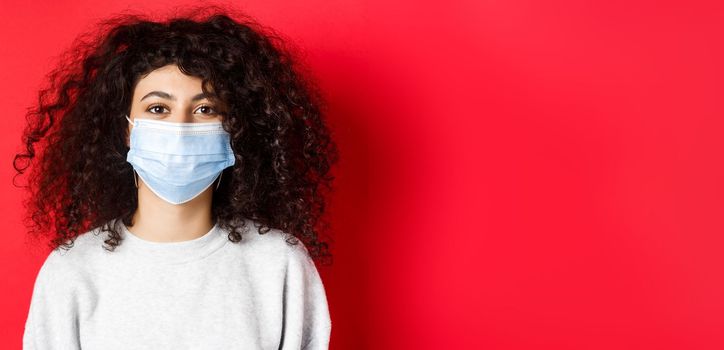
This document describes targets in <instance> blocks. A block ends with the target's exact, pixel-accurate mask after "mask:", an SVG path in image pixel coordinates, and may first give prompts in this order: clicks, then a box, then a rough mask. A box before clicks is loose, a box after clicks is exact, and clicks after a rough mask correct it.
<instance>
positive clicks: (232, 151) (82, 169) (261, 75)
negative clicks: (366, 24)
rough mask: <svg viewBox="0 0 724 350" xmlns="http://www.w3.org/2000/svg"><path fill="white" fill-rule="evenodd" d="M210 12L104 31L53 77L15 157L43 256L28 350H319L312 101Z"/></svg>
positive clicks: (327, 157) (283, 66)
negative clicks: (26, 177)
mask: <svg viewBox="0 0 724 350" xmlns="http://www.w3.org/2000/svg"><path fill="white" fill-rule="evenodd" d="M215 11H216V12H212V13H211V14H210V15H206V16H204V15H202V13H203V12H199V11H198V10H193V11H192V13H197V15H189V16H181V17H177V18H172V19H169V20H166V21H161V22H154V21H151V20H148V19H144V18H142V17H140V16H136V15H123V16H119V17H116V18H113V19H111V20H108V21H105V22H103V23H102V26H101V28H100V30H97V31H93V32H91V33H101V34H93V35H89V36H88V37H89V38H90V40H88V39H85V38H81V39H80V40H78V41H77V43H76V45H75V46H74V47H72V48H71V49H70V50H69V51H68V53H67V55H66V56H64V57H63V60H62V64H61V65H59V67H58V68H57V69H56V70H54V71H53V73H52V74H51V75H50V76H49V77H50V80H51V82H52V85H51V87H50V88H48V89H44V90H43V91H41V94H40V99H39V101H40V105H39V106H37V107H36V108H34V109H33V110H31V111H30V113H29V117H30V118H29V119H28V120H29V125H28V127H27V128H26V131H25V134H24V142H25V144H26V151H25V152H24V153H21V154H18V155H17V156H16V158H15V162H14V166H15V168H16V170H17V171H18V172H19V173H21V174H22V173H23V172H24V170H25V169H26V168H27V167H28V166H29V165H30V164H31V163H32V161H36V162H37V164H34V167H33V168H32V169H33V171H32V172H30V182H29V184H30V185H29V188H30V189H31V191H30V192H31V196H30V199H29V201H28V203H27V204H28V208H29V210H30V211H29V218H31V219H32V220H31V221H32V224H33V226H32V227H33V230H32V232H33V233H34V234H35V235H34V236H36V237H43V236H47V235H49V236H50V237H51V238H52V239H51V240H50V242H51V243H50V245H51V247H52V248H54V249H53V250H52V251H51V252H50V254H49V255H48V256H47V259H46V260H45V262H44V263H43V265H42V267H41V268H40V271H39V272H38V275H37V278H36V281H35V286H34V289H33V295H32V299H31V304H30V309H29V313H28V318H27V321H26V325H25V333H24V336H23V345H24V348H26V349H81V348H82V349H85V350H87V349H232V348H233V349H326V348H328V343H329V337H330V331H331V321H330V316H329V309H328V305H327V299H326V295H325V289H324V286H323V284H322V281H321V279H320V275H319V273H318V271H317V269H316V267H315V264H314V262H313V260H312V259H313V258H319V259H321V258H330V257H331V256H330V254H329V252H328V248H327V243H325V242H322V241H321V240H320V239H319V236H320V233H321V229H322V228H326V227H327V226H328V225H326V224H324V222H323V220H322V219H321V218H322V213H323V211H324V208H325V206H324V204H325V201H324V196H323V194H324V193H325V192H326V191H328V190H330V189H331V182H332V179H333V177H332V176H331V175H330V167H331V166H332V165H333V164H334V163H335V162H336V160H337V150H336V146H335V144H334V143H333V141H332V139H331V133H330V130H329V129H328V127H327V125H326V124H325V121H324V118H323V115H322V112H321V108H320V107H321V101H322V99H321V98H320V97H319V96H320V95H321V94H319V93H318V92H317V90H315V89H314V88H313V85H312V84H310V83H309V82H308V81H305V80H304V79H302V77H301V76H300V74H299V73H298V72H296V71H295V69H293V61H292V59H291V55H290V54H289V53H288V52H287V51H285V50H284V49H282V45H276V44H275V43H274V40H276V39H278V37H277V36H275V35H274V34H272V31H270V30H268V29H262V28H263V27H261V26H259V25H258V24H255V23H254V22H253V21H252V20H251V19H249V18H248V17H245V16H238V15H237V16H235V17H238V18H243V20H241V19H238V18H237V19H232V17H231V15H227V14H224V13H223V11H219V10H215ZM279 44H283V43H282V42H279ZM37 146H41V147H40V148H41V150H40V151H36V149H35V148H36V147H37ZM36 153H38V154H36ZM323 224H324V225H323ZM325 261H328V259H327V260H325Z"/></svg>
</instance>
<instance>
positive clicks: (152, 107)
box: [146, 105, 168, 114]
mask: <svg viewBox="0 0 724 350" xmlns="http://www.w3.org/2000/svg"><path fill="white" fill-rule="evenodd" d="M158 108H160V109H161V110H162V111H163V110H164V109H168V108H167V107H166V106H164V105H152V106H150V107H148V109H147V110H146V111H148V112H151V111H152V110H154V109H156V110H158ZM151 113H153V112H151ZM161 113H163V112H161ZM153 114H159V113H153Z"/></svg>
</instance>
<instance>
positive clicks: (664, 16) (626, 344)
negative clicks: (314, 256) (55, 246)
mask: <svg viewBox="0 0 724 350" xmlns="http://www.w3.org/2000/svg"><path fill="white" fill-rule="evenodd" d="M166 3H168V4H171V3H172V2H171V1H168V2H166ZM238 4H243V7H242V8H245V9H246V10H247V11H248V12H249V13H251V14H252V15H254V16H256V17H257V18H258V19H259V20H260V21H262V22H264V23H266V24H268V25H270V26H272V27H274V28H277V29H278V30H280V31H281V32H283V33H285V34H287V35H288V36H289V37H290V38H292V39H293V40H295V41H296V43H297V44H299V45H300V46H301V47H303V48H304V49H305V50H306V52H307V56H306V60H307V62H308V64H309V65H310V67H311V68H312V70H313V71H314V73H315V74H316V75H317V78H318V80H319V82H320V84H321V85H322V86H323V88H324V89H325V91H326V93H327V97H328V99H329V103H330V112H331V113H330V122H331V123H332V125H333V127H334V130H335V132H336V133H337V137H338V143H339V145H340V148H341V152H342V161H341V163H340V164H339V168H338V174H337V175H338V182H337V187H338V192H337V193H336V194H335V196H334V197H333V198H332V208H331V212H330V215H331V217H332V223H333V226H334V228H335V229H336V233H335V236H334V237H335V242H336V243H335V245H334V246H333V249H335V251H334V252H335V254H336V257H335V261H334V262H335V264H334V265H333V267H331V268H328V267H320V272H321V273H322V277H323V279H324V281H325V286H326V287H327V293H328V296H329V301H330V308H331V313H332V324H333V327H332V346H331V348H333V349H441V348H450V349H483V348H484V349H721V348H723V347H724V333H723V332H722V329H724V273H722V268H723V267H724V254H722V251H723V250H724V249H723V248H724V238H723V237H722V232H723V230H722V229H723V228H724V227H723V226H724V225H723V224H722V220H721V218H722V211H724V185H723V184H724V181H722V179H724V165H723V164H724V163H723V162H722V161H721V158H722V156H721V153H722V151H723V150H724V138H722V136H721V135H722V134H723V133H724V115H723V113H722V112H723V108H722V102H721V101H722V99H721V96H722V90H723V89H722V81H724V80H723V79H722V75H723V74H722V73H723V70H722V58H723V56H724V50H722V47H723V46H722V42H721V37H722V34H723V33H722V32H723V31H722V29H723V28H722V23H723V22H722V20H724V7H723V6H722V5H718V4H715V2H711V3H706V2H696V1H682V2H680V3H678V4H677V3H670V2H661V1H545V2H543V1H446V2H439V3H435V2H424V1H405V2H403V1H394V2H391V1H342V2H330V1H305V2H291V1H248V2H244V3H241V2H238ZM149 6H151V5H149V2H147V1H135V2H132V1H124V2H120V1H117V2H110V1H109V2H107V3H105V4H102V5H99V3H98V2H90V1H81V2H78V1H74V2H71V1H54V2H52V3H51V2H50V1H48V2H47V3H46V4H40V5H33V4H31V3H30V2H27V1H18V2H17V4H9V3H8V2H7V1H4V2H2V4H0V10H1V11H2V13H3V14H4V16H3V21H2V22H0V41H1V42H2V45H0V62H2V67H3V69H2V72H1V73H0V78H2V79H1V80H2V82H3V84H2V85H1V86H0V89H1V90H2V91H1V93H2V95H3V96H5V99H4V103H3V107H4V113H5V118H4V120H5V127H3V128H2V130H3V131H2V132H3V133H4V135H2V138H1V139H0V146H1V147H2V148H1V149H0V151H1V152H2V154H3V156H2V159H4V164H5V166H3V167H0V174H1V175H2V177H1V178H2V179H3V180H2V181H0V186H2V189H0V190H1V191H2V193H4V194H5V195H4V196H2V198H0V205H2V217H3V218H4V219H6V222H7V225H6V229H5V231H4V233H5V239H6V241H7V242H8V243H7V244H5V245H3V246H2V247H0V250H1V251H0V259H1V260H0V261H1V262H2V265H1V266H0V269H2V271H0V273H2V276H4V277H3V278H2V281H1V282H0V283H2V289H3V290H4V291H5V292H4V294H5V295H4V298H2V300H0V303H1V304H0V308H1V309H2V310H3V312H2V314H3V316H2V317H0V322H2V323H1V324H0V326H1V327H0V329H2V331H1V332H3V336H4V337H3V341H4V342H5V343H6V344H7V348H19V346H20V339H21V335H22V330H23V328H22V327H23V323H24V321H25V313H26V311H27V307H28V303H29V300H30V295H31V290H32V283H33V279H34V277H35V273H36V272H37V269H38V268H39V266H40V263H41V262H42V260H41V256H40V255H31V254H30V253H28V252H27V248H26V247H24V246H23V244H22V234H23V231H22V225H21V223H20V215H21V209H22V208H21V207H20V204H19V198H20V193H19V192H18V191H17V189H15V188H14V187H12V185H11V175H12V167H11V160H12V155H14V152H16V151H17V150H18V147H19V135H20V132H21V131H22V125H23V122H24V120H23V118H22V116H23V112H24V109H25V107H26V106H29V105H30V104H31V103H32V102H34V99H35V92H36V91H35V89H36V88H37V86H38V85H39V84H40V82H41V81H42V77H43V74H44V73H45V72H46V70H47V69H49V64H50V62H53V61H52V58H53V56H54V55H56V54H57V53H59V52H60V50H62V49H63V48H65V47H66V46H67V45H68V44H69V42H70V41H71V40H72V38H73V37H74V36H75V35H76V34H77V33H79V32H80V31H81V30H83V29H85V28H86V26H87V25H90V24H91V23H92V22H93V19H94V18H100V17H103V16H105V15H107V14H109V13H112V12H115V11H117V10H120V9H123V8H126V7H129V8H137V9H148V11H155V10H154V9H163V8H165V6H166V5H165V4H163V3H160V4H156V5H153V8H151V7H149ZM60 13H62V14H63V15H62V16H59V14H60Z"/></svg>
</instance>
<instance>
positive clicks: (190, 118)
mask: <svg viewBox="0 0 724 350" xmlns="http://www.w3.org/2000/svg"><path fill="white" fill-rule="evenodd" d="M187 109H188V108H176V109H175V110H174V111H172V112H171V115H170V116H169V118H168V119H167V120H168V121H171V122H176V123H193V122H194V114H193V111H189V110H187Z"/></svg>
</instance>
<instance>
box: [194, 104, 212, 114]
mask: <svg viewBox="0 0 724 350" xmlns="http://www.w3.org/2000/svg"><path fill="white" fill-rule="evenodd" d="M196 110H197V111H199V110H206V111H207V112H206V113H203V112H202V114H216V110H214V108H212V107H211V106H206V105H204V106H200V107H199V108H198V109H196Z"/></svg>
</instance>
